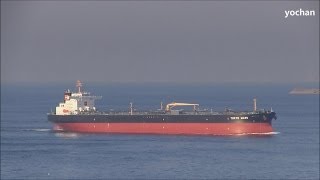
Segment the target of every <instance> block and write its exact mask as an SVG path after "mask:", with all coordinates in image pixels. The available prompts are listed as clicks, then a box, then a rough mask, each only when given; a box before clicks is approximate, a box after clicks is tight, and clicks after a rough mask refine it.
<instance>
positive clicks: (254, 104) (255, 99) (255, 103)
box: [253, 98, 257, 111]
mask: <svg viewBox="0 0 320 180" xmlns="http://www.w3.org/2000/svg"><path fill="white" fill-rule="evenodd" d="M253 111H257V98H253Z"/></svg>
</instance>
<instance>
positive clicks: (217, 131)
mask: <svg viewBox="0 0 320 180" xmlns="http://www.w3.org/2000/svg"><path fill="white" fill-rule="evenodd" d="M54 130H57V131H65V132H79V133H128V134H172V135H177V134H189V135H238V134H264V133H271V132H272V131H273V129H272V126H271V124H270V123H240V122H239V123H165V124H164V123H55V127H54Z"/></svg>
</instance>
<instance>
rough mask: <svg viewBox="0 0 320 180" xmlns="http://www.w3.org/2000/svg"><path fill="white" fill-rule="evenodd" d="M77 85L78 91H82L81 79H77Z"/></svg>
mask: <svg viewBox="0 0 320 180" xmlns="http://www.w3.org/2000/svg"><path fill="white" fill-rule="evenodd" d="M76 87H77V88H78V93H81V87H82V82H81V81H80V80H78V81H77V83H76Z"/></svg>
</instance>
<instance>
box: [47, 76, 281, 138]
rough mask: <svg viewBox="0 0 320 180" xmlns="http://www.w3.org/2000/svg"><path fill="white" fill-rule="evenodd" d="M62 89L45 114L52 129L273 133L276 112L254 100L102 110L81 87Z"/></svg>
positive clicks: (84, 131)
mask: <svg viewBox="0 0 320 180" xmlns="http://www.w3.org/2000/svg"><path fill="white" fill-rule="evenodd" d="M76 86H77V89H78V92H71V91H70V90H67V91H65V93H64V101H63V102H61V103H59V105H58V106H57V107H56V109H55V112H51V113H48V120H49V121H50V122H52V123H53V124H54V128H53V129H54V130H56V131H63V132H77V133H133V134H189V135H196V134H197V135H238V134H240V135H241V134H265V133H271V132H273V129H272V120H273V119H276V113H275V112H273V111H272V109H271V110H270V111H267V110H257V106H256V99H254V100H253V102H254V108H253V111H241V112H236V111H231V110H229V109H226V110H225V111H221V112H215V111H212V110H201V109H199V104H193V103H181V102H173V103H169V104H167V105H166V106H165V108H162V105H161V109H159V110H154V111H144V112H141V111H139V112H138V111H134V109H133V106H132V103H130V108H129V110H128V111H122V112H120V111H119V112H114V111H109V112H107V111H106V112H102V111H98V110H97V109H96V108H95V104H94V102H95V100H96V99H101V97H99V96H92V95H90V93H89V92H84V91H82V90H81V87H82V83H81V82H80V81H77V84H76ZM177 106H191V107H192V109H193V110H190V111H184V110H174V109H173V108H174V107H177Z"/></svg>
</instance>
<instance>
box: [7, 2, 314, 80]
mask: <svg viewBox="0 0 320 180" xmlns="http://www.w3.org/2000/svg"><path fill="white" fill-rule="evenodd" d="M300 8H301V9H303V10H315V11H316V16H313V17H311V16H309V17H297V16H295V17H288V18H285V11H286V10H296V9H300ZM77 79H80V80H83V81H85V82H317V81H319V2H318V1H300V2H297V1H281V2H275V1H269V2H268V1H262V2H259V1H232V2H223V1H211V2H208V1H201V2H196V1H194V2H183V1H176V2H168V1H157V2H146V1H132V2H130V1H123V2H114V1H94V2H89V1H78V2H77V1H74V2H72V1H67V2H61V1H27V2H23V1H15V2H11V1H1V82H70V81H71V82H72V81H75V80H77Z"/></svg>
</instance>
